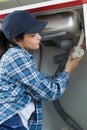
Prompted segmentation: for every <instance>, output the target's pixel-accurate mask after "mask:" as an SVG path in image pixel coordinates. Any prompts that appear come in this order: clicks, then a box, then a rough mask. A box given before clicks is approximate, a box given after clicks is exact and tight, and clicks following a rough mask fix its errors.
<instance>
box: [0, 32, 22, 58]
mask: <svg viewBox="0 0 87 130" xmlns="http://www.w3.org/2000/svg"><path fill="white" fill-rule="evenodd" d="M23 38H24V33H22V34H20V35H18V36H17V37H15V38H14V39H15V40H11V41H9V40H8V39H7V38H6V37H5V35H4V33H3V32H2V31H1V30H0V59H1V57H2V55H3V54H4V53H5V52H6V51H7V50H8V48H9V47H10V45H15V42H18V41H21V40H23Z"/></svg>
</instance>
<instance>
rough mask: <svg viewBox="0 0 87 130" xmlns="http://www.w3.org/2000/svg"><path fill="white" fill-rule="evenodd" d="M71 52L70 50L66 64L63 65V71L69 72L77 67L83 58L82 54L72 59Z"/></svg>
mask: <svg viewBox="0 0 87 130" xmlns="http://www.w3.org/2000/svg"><path fill="white" fill-rule="evenodd" d="M72 53H73V50H72V51H71V53H70V55H69V58H68V61H67V63H66V66H65V71H66V72H68V73H69V74H70V73H71V72H72V71H73V70H74V69H76V68H77V67H78V65H79V63H80V61H81V60H82V59H83V56H81V57H79V58H75V59H73V58H72Z"/></svg>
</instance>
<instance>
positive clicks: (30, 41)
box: [17, 33, 41, 50]
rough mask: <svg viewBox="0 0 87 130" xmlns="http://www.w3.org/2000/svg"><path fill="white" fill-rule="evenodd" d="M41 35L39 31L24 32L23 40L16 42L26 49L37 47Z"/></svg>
mask: <svg viewBox="0 0 87 130" xmlns="http://www.w3.org/2000/svg"><path fill="white" fill-rule="evenodd" d="M40 40H41V36H40V34H39V33H35V34H24V38H23V40H21V41H20V42H18V43H17V44H18V45H19V46H21V47H22V48H24V49H26V50H33V49H38V48H39V45H40Z"/></svg>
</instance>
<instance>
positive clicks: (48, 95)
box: [0, 46, 69, 130]
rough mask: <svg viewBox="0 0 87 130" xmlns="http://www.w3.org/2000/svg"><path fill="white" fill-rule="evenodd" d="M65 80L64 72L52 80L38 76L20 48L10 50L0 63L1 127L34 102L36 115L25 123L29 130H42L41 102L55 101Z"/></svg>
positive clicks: (29, 58)
mask: <svg viewBox="0 0 87 130" xmlns="http://www.w3.org/2000/svg"><path fill="white" fill-rule="evenodd" d="M68 80H69V75H68V73H67V72H65V71H63V72H62V73H60V74H58V75H57V76H56V77H55V78H50V77H49V76H46V75H44V74H42V73H40V72H38V71H37V69H36V68H35V63H34V59H33V56H32V55H31V54H29V52H27V51H26V50H25V49H22V48H21V47H19V46H14V47H12V48H9V49H8V51H7V52H6V53H5V54H4V55H3V57H2V59H1V61H0V124H2V123H3V122H4V121H5V120H7V119H8V118H10V117H12V116H13V115H14V114H16V113H17V112H18V111H19V110H20V109H22V108H24V107H25V105H26V104H27V103H29V102H31V101H33V102H34V104H35V111H34V113H33V114H32V116H31V118H30V119H29V122H28V123H29V130H41V129H42V106H41V102H44V101H53V100H56V99H58V98H59V97H60V96H61V95H62V94H63V93H64V91H65V90H66V86H67V83H68Z"/></svg>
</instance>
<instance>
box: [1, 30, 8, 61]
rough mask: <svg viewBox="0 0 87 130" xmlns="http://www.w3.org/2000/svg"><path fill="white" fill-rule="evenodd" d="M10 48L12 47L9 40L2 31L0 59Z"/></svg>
mask: <svg viewBox="0 0 87 130" xmlns="http://www.w3.org/2000/svg"><path fill="white" fill-rule="evenodd" d="M9 47H10V44H9V41H8V40H7V38H6V37H5V35H4V34H3V32H2V31H1V30H0V58H1V57H2V55H3V54H4V53H5V52H6V51H7V49H8V48H9Z"/></svg>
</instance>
